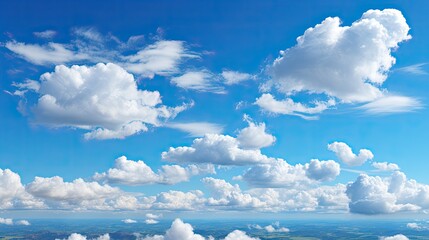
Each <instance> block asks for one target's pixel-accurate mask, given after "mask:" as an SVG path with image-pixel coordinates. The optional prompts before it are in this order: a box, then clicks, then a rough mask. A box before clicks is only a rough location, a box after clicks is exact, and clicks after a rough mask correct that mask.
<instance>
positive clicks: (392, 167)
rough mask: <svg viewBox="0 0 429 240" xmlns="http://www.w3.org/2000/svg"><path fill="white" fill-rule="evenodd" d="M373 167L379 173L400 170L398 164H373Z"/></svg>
mask: <svg viewBox="0 0 429 240" xmlns="http://www.w3.org/2000/svg"><path fill="white" fill-rule="evenodd" d="M372 166H373V167H374V168H376V169H377V170H379V171H384V172H391V171H397V170H400V168H399V166H398V164H395V163H388V162H373V163H372Z"/></svg>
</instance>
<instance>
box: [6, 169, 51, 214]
mask: <svg viewBox="0 0 429 240" xmlns="http://www.w3.org/2000/svg"><path fill="white" fill-rule="evenodd" d="M44 207H45V206H44V204H43V202H41V201H40V200H38V199H35V198H34V197H33V196H31V195H30V194H28V193H27V192H26V191H25V187H24V186H23V185H22V183H21V177H20V176H19V175H18V174H16V173H14V172H12V171H11V170H9V169H5V170H2V169H0V209H10V208H44Z"/></svg>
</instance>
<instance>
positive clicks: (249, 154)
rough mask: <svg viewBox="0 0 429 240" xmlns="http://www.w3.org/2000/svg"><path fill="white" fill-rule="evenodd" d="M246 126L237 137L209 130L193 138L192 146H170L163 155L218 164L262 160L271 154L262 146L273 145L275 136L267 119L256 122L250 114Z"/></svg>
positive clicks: (179, 161) (177, 159)
mask: <svg viewBox="0 0 429 240" xmlns="http://www.w3.org/2000/svg"><path fill="white" fill-rule="evenodd" d="M244 119H245V120H246V121H247V122H248V124H249V126H248V127H247V128H244V129H241V130H240V131H239V132H238V136H237V138H234V137H231V136H229V135H220V134H206V135H205V136H204V137H202V138H197V139H195V140H194V141H193V143H192V145H191V146H190V147H187V146H183V147H176V148H174V147H170V148H169V150H168V151H166V152H163V153H162V159H164V160H167V161H170V162H177V163H212V164H219V165H248V164H252V163H263V162H268V161H270V158H269V157H267V156H265V155H263V154H262V153H261V151H260V149H259V148H262V147H267V146H270V145H271V144H272V143H273V142H274V141H275V137H274V136H272V135H271V134H268V133H266V132H265V124H264V123H258V124H256V123H254V122H252V121H251V118H249V117H248V116H247V115H245V117H244Z"/></svg>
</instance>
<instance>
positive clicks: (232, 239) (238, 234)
mask: <svg viewBox="0 0 429 240" xmlns="http://www.w3.org/2000/svg"><path fill="white" fill-rule="evenodd" d="M224 240H259V238H253V237H249V236H248V235H247V234H246V233H245V232H243V231H240V230H234V231H232V232H231V233H229V234H228V235H227V236H226V237H225V239H224Z"/></svg>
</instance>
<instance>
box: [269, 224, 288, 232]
mask: <svg viewBox="0 0 429 240" xmlns="http://www.w3.org/2000/svg"><path fill="white" fill-rule="evenodd" d="M264 229H265V231H267V232H269V233H273V232H289V231H290V230H289V229H288V228H285V227H281V228H275V227H273V226H272V225H268V226H265V227H264Z"/></svg>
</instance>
